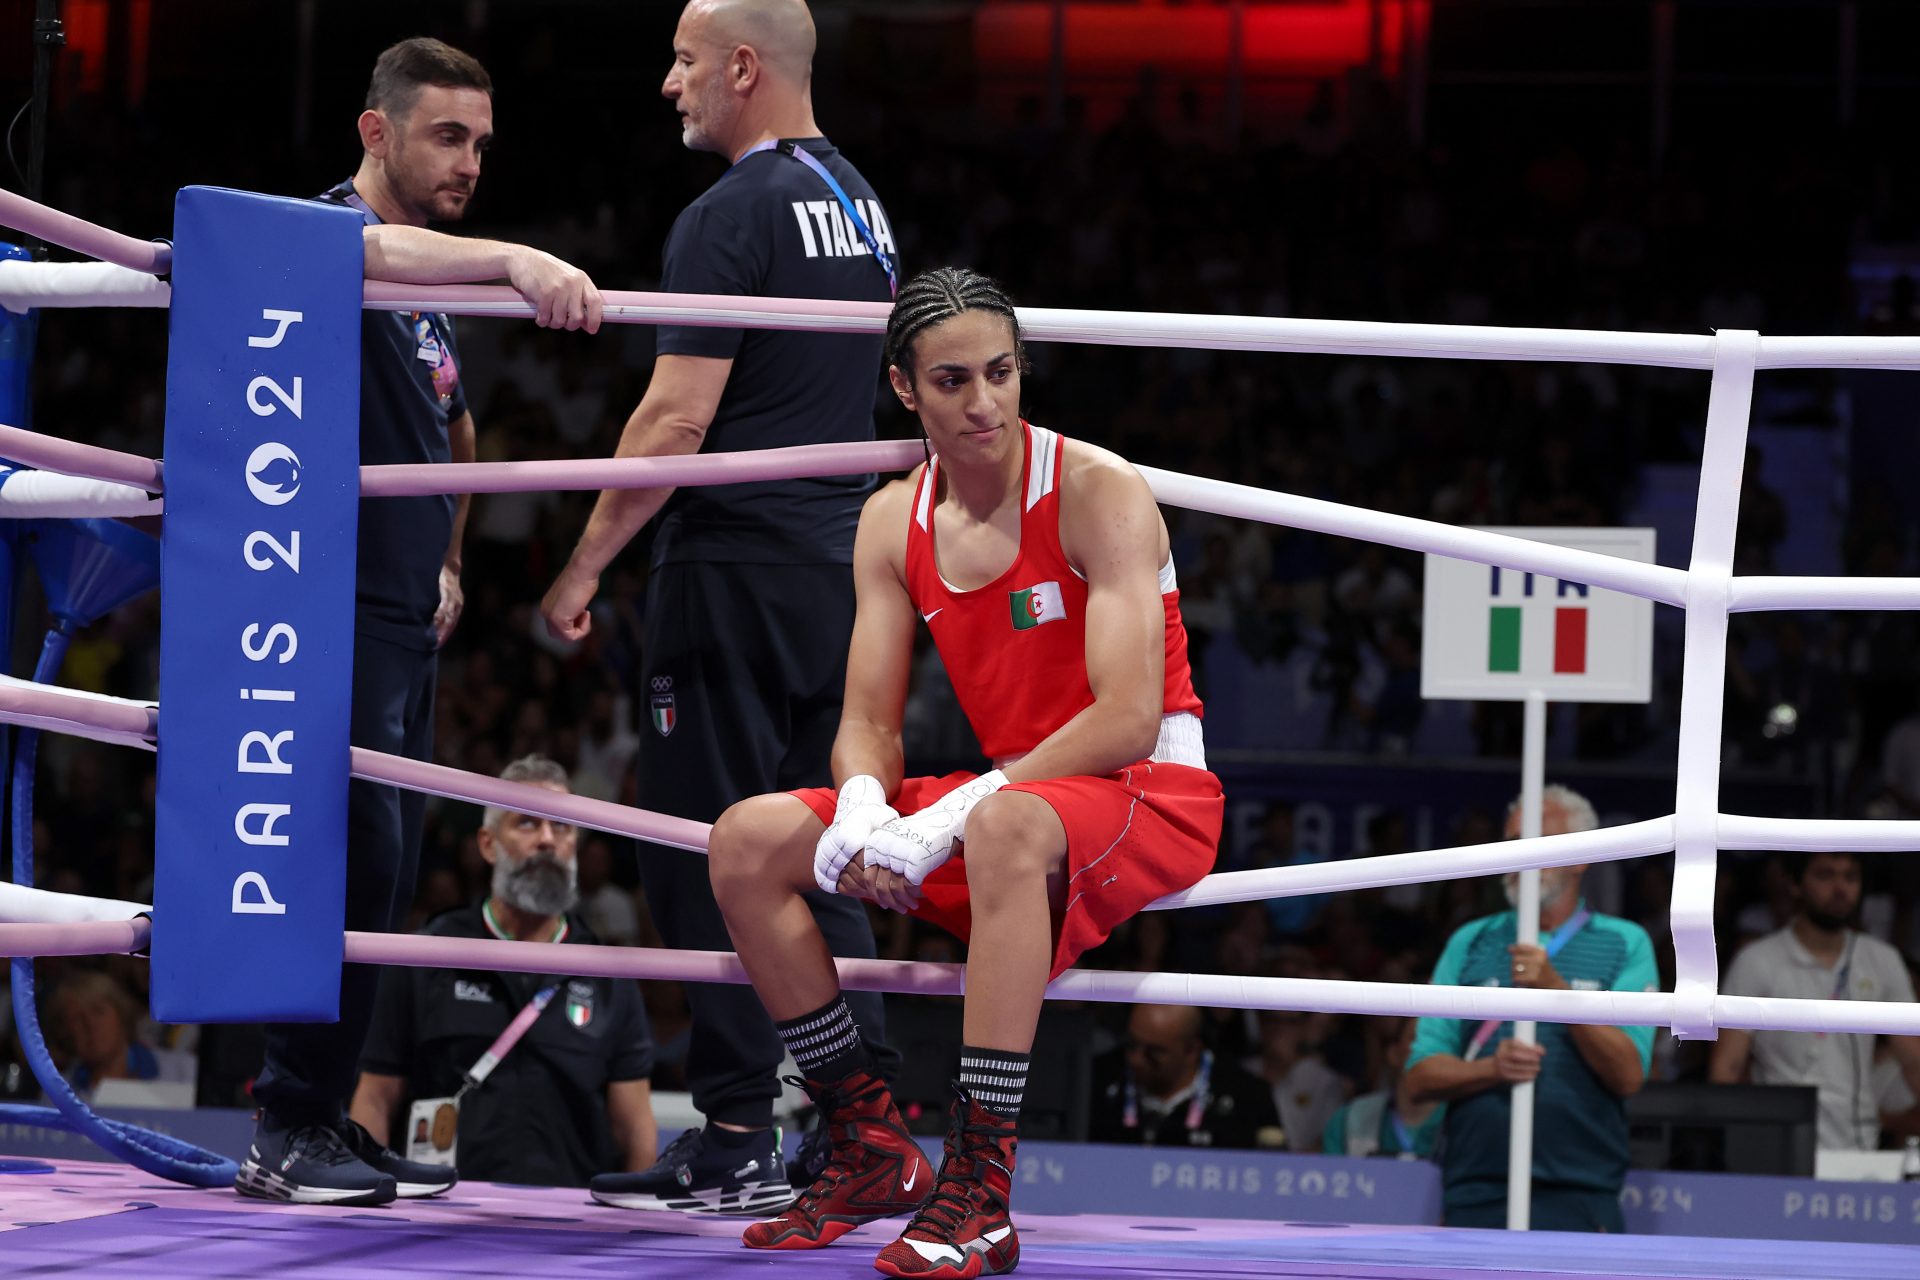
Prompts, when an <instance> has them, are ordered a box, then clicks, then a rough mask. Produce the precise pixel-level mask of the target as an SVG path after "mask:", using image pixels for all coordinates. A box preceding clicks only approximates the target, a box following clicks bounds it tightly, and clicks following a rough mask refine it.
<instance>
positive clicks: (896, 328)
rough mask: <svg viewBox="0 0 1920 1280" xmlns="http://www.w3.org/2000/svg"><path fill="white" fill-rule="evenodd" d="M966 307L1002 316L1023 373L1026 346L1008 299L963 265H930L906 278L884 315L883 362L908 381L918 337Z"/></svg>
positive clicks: (991, 282) (994, 283)
mask: <svg viewBox="0 0 1920 1280" xmlns="http://www.w3.org/2000/svg"><path fill="white" fill-rule="evenodd" d="M968 311H991V312H993V313H994V314H995V315H999V316H1004V317H1006V321H1007V324H1008V325H1009V326H1010V327H1011V328H1012V329H1013V354H1014V358H1015V360H1016V361H1017V362H1018V365H1019V368H1020V371H1021V372H1022V373H1024V372H1026V368H1027V350H1026V345H1025V343H1024V342H1023V341H1022V340H1021V336H1020V317H1019V316H1018V315H1016V314H1015V313H1014V309H1013V299H1012V298H1010V297H1008V296H1007V291H1006V290H1005V289H1003V288H1001V287H1000V283H999V281H997V280H993V279H991V278H989V277H987V276H983V275H981V274H980V273H979V272H977V271H969V270H967V269H966V268H965V267H935V268H934V269H933V270H931V271H922V272H921V273H920V274H919V275H917V276H915V277H914V278H913V279H912V280H910V281H908V282H907V286H906V288H904V289H902V290H900V296H899V298H898V299H896V300H895V301H894V304H893V314H892V315H890V316H888V317H887V345H886V363H887V364H888V365H889V366H892V367H896V368H898V369H899V370H900V372H902V373H904V374H906V375H907V381H908V382H909V383H911V382H912V381H913V344H914V342H915V340H917V339H918V338H919V337H920V335H921V334H922V333H924V332H926V331H927V330H928V329H931V328H932V327H933V326H934V325H936V324H939V323H941V322H942V321H944V320H951V319H953V318H954V317H955V316H957V315H960V314H962V313H964V312H968Z"/></svg>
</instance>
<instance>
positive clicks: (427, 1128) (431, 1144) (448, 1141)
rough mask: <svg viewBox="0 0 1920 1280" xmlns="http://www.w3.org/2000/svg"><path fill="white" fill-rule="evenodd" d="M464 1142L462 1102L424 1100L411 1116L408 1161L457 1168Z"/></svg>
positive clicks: (408, 1118) (453, 1100)
mask: <svg viewBox="0 0 1920 1280" xmlns="http://www.w3.org/2000/svg"><path fill="white" fill-rule="evenodd" d="M459 1139H460V1099H458V1098H420V1099H418V1100H417V1101H415V1102H414V1104H413V1109H412V1111H410V1112H409V1113H408V1114H407V1159H409V1160H415V1161H418V1162H419V1163H421V1164H437V1165H445V1166H446V1167H447V1168H449V1169H451V1168H452V1167H453V1154H454V1148H455V1147H456V1146H457V1145H458V1144H459Z"/></svg>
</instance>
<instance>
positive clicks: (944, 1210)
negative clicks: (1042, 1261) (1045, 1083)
mask: <svg viewBox="0 0 1920 1280" xmlns="http://www.w3.org/2000/svg"><path fill="white" fill-rule="evenodd" d="M954 1092H955V1093H957V1094H959V1095H960V1096H959V1097H958V1098H957V1099H956V1100H955V1102H954V1104H953V1124H952V1127H951V1128H950V1129H949V1130H948V1131H947V1153H946V1158H945V1159H943V1160H942V1161H941V1162H940V1175H939V1177H937V1178H935V1179H934V1183H933V1194H932V1195H931V1196H929V1197H927V1201H926V1203H925V1204H923V1205H921V1206H920V1211H919V1212H918V1213H916V1214H914V1215H913V1221H912V1222H911V1223H909V1224H908V1225H907V1229H906V1231H905V1232H903V1233H902V1234H901V1236H900V1238H899V1239H898V1240H895V1241H894V1242H893V1243H892V1244H890V1245H888V1246H887V1247H886V1248H885V1249H883V1250H881V1251H880V1256H879V1257H878V1258H875V1259H874V1261H873V1265H874V1267H875V1269H876V1270H878V1271H880V1272H881V1273H882V1274H884V1275H890V1276H915V1277H924V1278H925V1280H973V1277H975V1276H998V1275H1005V1274H1006V1273H1007V1272H1009V1271H1011V1270H1013V1269H1014V1268H1015V1267H1017V1266H1019V1265H1020V1236H1019V1234H1018V1233H1017V1232H1015V1231H1014V1229H1013V1218H1012V1215H1011V1211H1010V1209H1009V1207H1008V1206H1009V1202H1010V1201H1011V1199H1012V1196H1013V1159H1014V1151H1015V1149H1016V1148H1017V1147H1018V1146H1019V1143H1020V1139H1019V1136H1018V1122H1017V1121H1016V1120H1015V1119H1014V1118H1013V1117H1012V1116H1003V1115H999V1114H997V1113H995V1112H993V1111H990V1110H988V1109H987V1108H985V1107H983V1106H981V1105H980V1104H979V1103H978V1102H976V1101H975V1100H974V1097H973V1095H972V1094H971V1093H969V1092H967V1091H966V1090H965V1089H963V1088H960V1087H959V1086H958V1085H956V1086H954Z"/></svg>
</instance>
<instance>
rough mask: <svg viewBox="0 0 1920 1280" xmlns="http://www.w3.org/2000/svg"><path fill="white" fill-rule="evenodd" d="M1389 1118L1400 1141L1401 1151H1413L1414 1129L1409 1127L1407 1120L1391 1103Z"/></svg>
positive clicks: (1388, 1110)
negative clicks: (1403, 1118)
mask: <svg viewBox="0 0 1920 1280" xmlns="http://www.w3.org/2000/svg"><path fill="white" fill-rule="evenodd" d="M1387 1119H1388V1120H1390V1121H1392V1122H1393V1136H1394V1139H1395V1140H1396V1141H1398V1142H1399V1144H1400V1150H1401V1152H1402V1153H1409V1154H1410V1153H1412V1152H1413V1130H1411V1129H1409V1128H1407V1122H1406V1121H1405V1120H1402V1119H1401V1118H1400V1113H1399V1112H1398V1111H1395V1110H1394V1109H1393V1106H1392V1104H1391V1103H1389V1104H1388V1106H1387Z"/></svg>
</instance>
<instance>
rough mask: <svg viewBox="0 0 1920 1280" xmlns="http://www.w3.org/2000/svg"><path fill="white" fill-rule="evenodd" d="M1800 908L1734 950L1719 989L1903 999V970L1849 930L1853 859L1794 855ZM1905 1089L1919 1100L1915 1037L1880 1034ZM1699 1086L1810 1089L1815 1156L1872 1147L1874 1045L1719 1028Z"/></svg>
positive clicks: (1856, 860)
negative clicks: (1780, 925)
mask: <svg viewBox="0 0 1920 1280" xmlns="http://www.w3.org/2000/svg"><path fill="white" fill-rule="evenodd" d="M1788 870H1789V872H1790V873H1791V875H1792V878H1793V885H1794V889H1795V892H1796V893H1797V894H1798V896H1799V909H1798V910H1796V911H1795V912H1794V915H1793V919H1792V920H1791V921H1790V922H1788V924H1787V927H1786V928H1784V929H1780V930H1778V931H1776V932H1774V933H1770V934H1768V935H1766V936H1765V937H1764V938H1756V939H1755V940H1754V941H1752V942H1750V943H1748V944H1747V945H1746V946H1745V947H1743V948H1741V950H1740V954H1739V955H1737V956H1735V957H1734V961H1733V965H1732V967H1731V968H1730V969H1729V970H1728V971H1727V979H1726V981H1725V982H1724V983H1722V984H1721V990H1722V991H1724V992H1725V993H1726V994H1727V995H1730V996H1783V997H1788V998H1796V999H1801V1000H1912V999H1913V982H1912V980H1911V978H1909V977H1908V974H1907V966H1906V964H1905V962H1904V961H1902V960H1901V958H1900V953H1899V952H1898V951H1895V950H1894V949H1893V948H1892V947H1890V946H1888V945H1887V944H1886V943H1884V942H1882V941H1880V940H1879V939H1878V938H1871V937H1868V936H1867V935H1866V934H1864V933H1861V932H1859V931H1858V930H1857V929H1854V928H1851V927H1850V924H1851V921H1852V920H1853V918H1854V914H1855V912H1857V911H1858V910H1859V907H1860V857H1859V855H1858V854H1852V853H1803V854H1798V855H1795V856H1794V857H1793V858H1792V860H1791V861H1790V862H1789V863H1788ZM1887 1045H1888V1047H1889V1048H1890V1049H1892V1050H1893V1055H1894V1060H1895V1061H1896V1062H1898V1063H1899V1065H1900V1073H1901V1075H1902V1076H1904V1077H1905V1079H1906V1082H1907V1088H1909V1089H1911V1090H1913V1091H1914V1092H1915V1094H1916V1095H1920V1036H1888V1037H1887ZM1707 1078H1708V1079H1710V1080H1712V1081H1713V1082H1714V1083H1716V1084H1738V1083H1740V1082H1741V1081H1750V1082H1751V1083H1753V1084H1799V1085H1808V1084H1810V1085H1814V1086H1815V1087H1817V1088H1818V1089H1819V1091H1820V1134H1819V1142H1820V1147H1821V1149H1822V1150H1828V1151H1831V1150H1840V1151H1871V1150H1873V1149H1874V1148H1875V1147H1877V1146H1879V1145H1880V1108H1879V1103H1878V1100H1877V1093H1876V1090H1875V1089H1874V1085H1873V1037H1872V1036H1870V1035H1845V1034H1840V1035H1826V1034H1824V1033H1819V1032H1811V1031H1742V1030H1740V1029H1738V1028H1735V1027H1722V1028H1721V1029H1720V1039H1719V1040H1718V1041H1717V1042H1716V1043H1715V1044H1714V1046H1713V1060H1712V1062H1711V1063H1710V1064H1709V1066H1708V1069H1707Z"/></svg>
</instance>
